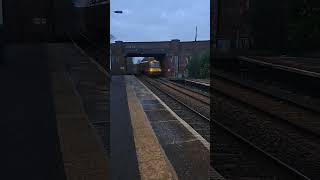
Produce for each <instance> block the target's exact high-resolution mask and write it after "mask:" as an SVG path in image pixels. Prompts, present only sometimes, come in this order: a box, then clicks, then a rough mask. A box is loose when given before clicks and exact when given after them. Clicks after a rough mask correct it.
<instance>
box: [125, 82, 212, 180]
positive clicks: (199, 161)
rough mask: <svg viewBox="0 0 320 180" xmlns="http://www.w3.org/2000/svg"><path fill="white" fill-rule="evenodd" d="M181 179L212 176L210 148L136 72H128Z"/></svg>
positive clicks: (163, 147)
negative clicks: (210, 170)
mask: <svg viewBox="0 0 320 180" xmlns="http://www.w3.org/2000/svg"><path fill="white" fill-rule="evenodd" d="M125 79H126V85H127V86H131V87H132V88H133V91H134V93H135V94H136V97H137V99H138V100H139V103H140V104H141V107H142V109H143V111H144V113H145V114H146V117H147V120H148V121H149V123H150V124H151V127H152V130H153V131H154V133H155V135H156V137H157V139H158V142H159V144H160V146H161V148H162V149H163V151H164V153H165V156H166V157H167V159H168V160H169V161H170V164H171V166H172V168H173V169H174V171H175V173H176V175H177V176H178V178H179V179H199V180H201V179H206V180H207V179H209V162H210V156H209V149H208V148H206V147H205V146H204V144H203V143H202V142H201V141H200V139H199V138H197V137H195V135H194V134H193V133H191V132H190V130H188V129H187V128H186V127H185V126H184V125H183V124H182V123H181V122H180V121H179V120H178V119H177V117H176V115H174V114H172V113H173V112H170V111H168V109H167V107H165V106H164V105H163V104H162V103H161V102H159V99H157V98H156V97H155V95H154V94H153V93H151V92H150V91H149V90H148V89H147V88H146V87H145V86H144V85H142V83H141V82H140V81H139V80H138V79H137V78H135V77H134V76H126V77H125Z"/></svg>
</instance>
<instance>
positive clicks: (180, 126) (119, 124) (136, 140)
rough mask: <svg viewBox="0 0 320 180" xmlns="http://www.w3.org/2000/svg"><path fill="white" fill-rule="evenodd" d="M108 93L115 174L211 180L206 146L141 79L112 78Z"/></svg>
mask: <svg viewBox="0 0 320 180" xmlns="http://www.w3.org/2000/svg"><path fill="white" fill-rule="evenodd" d="M110 95H111V101H110V103H111V135H110V138H111V158H110V164H111V166H113V167H111V169H112V170H111V171H110V173H112V174H113V175H112V178H120V179H121V178H125V177H124V176H126V175H127V174H129V176H130V177H136V179H140V178H141V179H150V178H151V179H167V178H168V177H169V179H209V169H210V165H209V162H210V157H209V146H208V144H206V143H205V142H203V138H199V137H200V135H199V134H198V133H197V132H196V131H194V130H193V129H192V128H191V127H190V126H189V125H188V124H187V123H186V122H184V121H183V120H182V119H181V118H179V117H178V116H177V115H176V114H175V113H174V112H173V111H172V110H171V109H170V108H169V107H168V106H166V104H165V103H164V102H162V101H161V100H160V99H159V98H158V97H157V96H156V95H155V94H153V93H152V92H151V91H150V90H149V89H148V88H147V87H146V86H145V85H144V84H143V83H142V82H141V81H139V80H138V79H137V78H136V77H135V76H129V75H127V76H113V77H112V81H111V94H110ZM124 170H128V172H127V171H125V172H127V174H126V173H124ZM129 170H130V172H129ZM210 173H211V175H210V176H211V177H212V178H214V179H222V177H221V176H220V175H219V174H218V173H217V172H216V171H214V170H213V169H210ZM152 177H153V178H152ZM112 178H111V179H112Z"/></svg>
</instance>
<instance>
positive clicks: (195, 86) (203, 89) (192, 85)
mask: <svg viewBox="0 0 320 180" xmlns="http://www.w3.org/2000/svg"><path fill="white" fill-rule="evenodd" d="M170 82H174V83H175V84H179V85H180V86H183V87H184V88H188V89H190V90H192V91H196V92H198V93H200V94H203V95H205V96H208V97H209V96H210V86H208V85H206V84H203V83H201V82H197V81H191V80H185V79H170Z"/></svg>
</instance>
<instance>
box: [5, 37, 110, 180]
mask: <svg viewBox="0 0 320 180" xmlns="http://www.w3.org/2000/svg"><path fill="white" fill-rule="evenodd" d="M4 57H5V59H4V63H3V64H1V67H0V75H1V76H0V78H1V88H0V91H1V93H0V96H1V97H0V99H1V101H0V104H1V114H2V117H1V127H2V128H3V130H4V131H5V132H6V136H5V138H6V139H5V140H4V141H3V142H5V143H4V144H2V150H4V151H5V152H4V153H2V154H3V155H4V157H3V158H1V159H2V160H4V161H3V165H4V166H5V169H3V170H4V171H2V172H3V173H2V174H1V176H2V177H8V178H6V179H10V180H15V179H19V180H20V179H32V180H38V179H39V180H44V179H47V180H63V179H68V180H73V179H90V180H95V179H96V180H100V179H107V154H106V153H105V151H104V148H103V145H102V143H101V142H99V138H98V137H97V133H96V132H95V129H94V128H93V127H91V126H89V124H90V123H89V121H88V116H87V114H86V113H85V111H84V108H83V104H82V103H81V101H80V98H79V96H78V94H77V92H76V88H75V86H74V84H73V83H72V82H71V78H70V76H69V74H68V73H67V67H68V64H67V63H68V62H70V61H72V60H75V61H82V62H86V63H89V64H90V62H89V60H88V58H87V57H85V56H84V55H82V54H81V53H80V52H79V51H78V50H77V49H76V47H75V46H74V45H73V44H71V43H61V44H57V43H51V44H50V43H49V44H48V43H46V44H12V45H8V46H7V47H6V49H5V56H4Z"/></svg>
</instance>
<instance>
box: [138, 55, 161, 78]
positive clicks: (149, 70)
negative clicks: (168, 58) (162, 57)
mask: <svg viewBox="0 0 320 180" xmlns="http://www.w3.org/2000/svg"><path fill="white" fill-rule="evenodd" d="M137 71H138V72H137V73H138V74H145V75H148V76H159V75H160V74H161V66H160V62H159V61H157V60H156V59H154V58H147V59H144V60H143V61H142V62H140V63H139V64H137Z"/></svg>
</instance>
